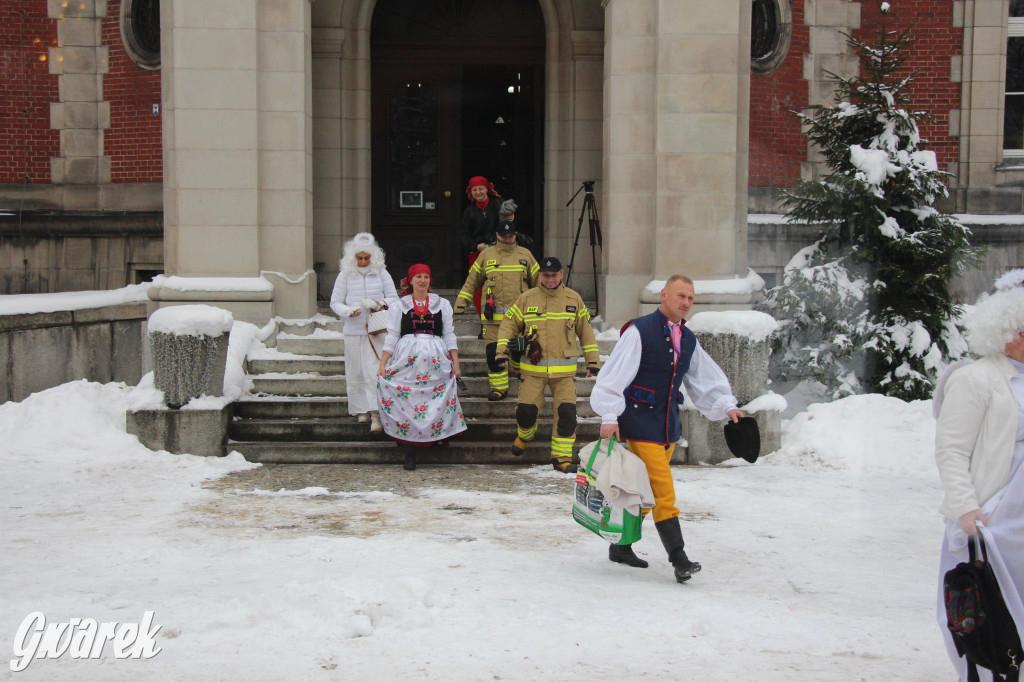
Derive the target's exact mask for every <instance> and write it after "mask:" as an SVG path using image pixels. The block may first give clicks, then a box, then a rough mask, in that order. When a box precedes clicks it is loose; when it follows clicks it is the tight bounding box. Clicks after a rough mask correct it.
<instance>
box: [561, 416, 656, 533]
mask: <svg viewBox="0 0 1024 682" xmlns="http://www.w3.org/2000/svg"><path fill="white" fill-rule="evenodd" d="M605 446H607V447H605ZM589 447H590V446H589V445H588V446H584V448H583V450H581V451H580V464H581V465H582V466H581V467H580V470H579V471H578V472H577V473H576V485H575V488H574V490H573V497H572V517H573V518H574V519H575V520H576V523H578V524H580V525H581V526H583V527H584V528H586V529H587V530H589V531H590V532H592V533H595V534H597V535H600V536H601V537H602V538H604V539H605V540H607V541H608V542H610V543H612V544H613V545H631V544H633V543H634V542H636V541H637V540H639V539H640V522H641V519H642V517H641V516H640V515H639V514H636V515H633V514H630V513H629V512H628V511H626V509H625V508H624V507H613V506H612V505H611V504H609V503H608V501H607V500H606V499H605V498H604V495H603V494H602V493H601V491H600V490H598V489H597V472H596V471H595V469H600V468H601V465H602V464H603V463H604V460H606V459H608V457H609V456H610V455H611V453H612V448H614V447H622V446H621V445H619V444H618V443H616V441H615V437H614V436H612V438H610V439H608V440H604V439H599V440H598V441H597V442H596V443H594V444H593V448H592V449H591V451H590V452H589V453H586V450H587V448H589Z"/></svg>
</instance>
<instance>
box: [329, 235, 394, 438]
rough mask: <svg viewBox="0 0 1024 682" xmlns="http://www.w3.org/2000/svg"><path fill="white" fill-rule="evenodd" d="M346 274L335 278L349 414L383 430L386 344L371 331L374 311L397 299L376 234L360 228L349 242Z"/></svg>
mask: <svg viewBox="0 0 1024 682" xmlns="http://www.w3.org/2000/svg"><path fill="white" fill-rule="evenodd" d="M340 269H341V272H339V273H338V279H337V280H336V281H335V282H334V292H333V293H332V294H331V310H333V311H334V312H335V313H337V315H338V317H340V318H341V319H342V321H343V322H344V328H343V329H342V331H343V332H344V334H345V385H346V386H347V389H348V390H347V392H348V413H349V414H352V415H356V416H357V419H358V420H359V422H360V423H365V422H367V421H369V422H370V431H372V432H374V433H377V432H379V431H381V430H382V429H381V425H380V416H379V414H378V413H377V367H378V365H379V364H380V351H381V347H382V346H383V343H382V341H381V340H378V341H376V342H375V341H374V340H373V338H372V337H371V336H369V335H368V334H367V320H368V319H369V317H370V313H372V312H376V311H378V310H382V309H386V308H387V307H388V304H387V301H388V300H389V299H390V300H392V301H394V300H397V299H398V292H397V291H396V290H395V281H394V280H393V279H392V278H391V275H389V274H388V271H387V270H386V269H385V267H384V250H383V249H382V248H380V246H378V245H377V242H376V241H375V240H374V238H373V235H372V234H370V233H369V232H360V233H359V234H357V235H356V236H355V237H353V238H352V241H350V242H348V243H347V244H345V250H344V252H343V254H342V257H341V268H340Z"/></svg>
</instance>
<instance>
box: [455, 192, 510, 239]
mask: <svg viewBox="0 0 1024 682" xmlns="http://www.w3.org/2000/svg"><path fill="white" fill-rule="evenodd" d="M490 199H491V200H490V201H489V202H487V207H486V208H484V209H483V210H482V211H481V210H480V207H479V206H477V205H476V202H475V201H471V202H470V204H469V206H467V207H466V208H465V209H463V211H462V234H461V235H460V237H461V239H462V245H463V246H464V247H465V248H466V250H467V251H469V252H470V253H472V252H473V251H476V245H477V244H481V243H483V244H493V243H494V231H495V230H497V229H498V211H499V210H501V198H500V197H495V196H492V197H490Z"/></svg>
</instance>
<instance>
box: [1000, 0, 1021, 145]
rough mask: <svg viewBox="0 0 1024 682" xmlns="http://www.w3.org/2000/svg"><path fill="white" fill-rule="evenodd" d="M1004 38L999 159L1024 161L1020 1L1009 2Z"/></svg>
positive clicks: (1012, 0) (1011, 0)
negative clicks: (1004, 75)
mask: <svg viewBox="0 0 1024 682" xmlns="http://www.w3.org/2000/svg"><path fill="white" fill-rule="evenodd" d="M1006 36H1007V38H1006V96H1005V100H1004V102H1003V104H1004V108H1003V157H1004V158H1014V157H1016V158H1024V0H1010V17H1009V20H1008V22H1007V30H1006Z"/></svg>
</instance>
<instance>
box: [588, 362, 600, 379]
mask: <svg viewBox="0 0 1024 682" xmlns="http://www.w3.org/2000/svg"><path fill="white" fill-rule="evenodd" d="M600 370H601V368H600V367H598V366H597V365H587V373H589V374H590V375H591V376H595V377H596V376H597V373H598V372H599V371H600Z"/></svg>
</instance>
